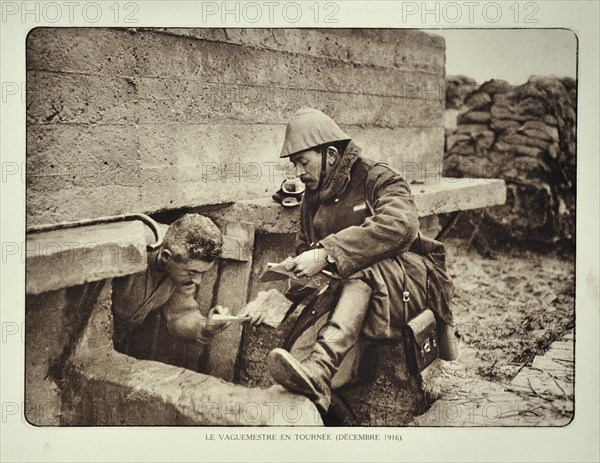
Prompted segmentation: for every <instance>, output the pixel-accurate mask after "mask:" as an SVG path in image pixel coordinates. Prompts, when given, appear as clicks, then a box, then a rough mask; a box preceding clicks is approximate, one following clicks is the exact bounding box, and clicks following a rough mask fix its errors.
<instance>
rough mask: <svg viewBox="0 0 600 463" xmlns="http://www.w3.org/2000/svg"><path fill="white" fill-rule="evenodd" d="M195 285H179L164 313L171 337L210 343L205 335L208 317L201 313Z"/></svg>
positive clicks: (167, 303)
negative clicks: (196, 298)
mask: <svg viewBox="0 0 600 463" xmlns="http://www.w3.org/2000/svg"><path fill="white" fill-rule="evenodd" d="M196 288H197V286H196V285H195V284H189V285H179V286H177V287H176V288H175V291H174V292H173V295H172V296H171V298H170V299H169V300H168V301H167V302H166V303H165V304H164V305H163V307H162V311H163V314H164V316H165V319H166V322H167V329H168V330H169V334H170V335H171V336H176V337H180V338H186V339H192V340H195V341H198V342H203V343H206V342H209V341H210V336H207V334H206V333H205V329H204V328H205V327H206V317H204V316H203V315H202V313H201V312H200V306H199V305H198V303H197V302H196V300H195V299H194V295H195V293H196Z"/></svg>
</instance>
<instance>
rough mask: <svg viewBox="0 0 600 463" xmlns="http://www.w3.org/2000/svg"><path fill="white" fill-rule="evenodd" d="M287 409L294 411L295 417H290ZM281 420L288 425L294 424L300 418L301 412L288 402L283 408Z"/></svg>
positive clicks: (296, 406) (295, 405)
mask: <svg viewBox="0 0 600 463" xmlns="http://www.w3.org/2000/svg"><path fill="white" fill-rule="evenodd" d="M289 409H294V410H295V416H294V417H293V418H292V417H291V416H290V414H289V413H288V410H289ZM282 412H283V418H284V419H285V420H286V421H287V422H288V423H296V422H297V421H298V420H299V419H300V417H301V416H302V410H301V409H300V407H299V406H298V405H297V404H295V403H293V402H288V403H286V404H285V405H284V406H283V410H282Z"/></svg>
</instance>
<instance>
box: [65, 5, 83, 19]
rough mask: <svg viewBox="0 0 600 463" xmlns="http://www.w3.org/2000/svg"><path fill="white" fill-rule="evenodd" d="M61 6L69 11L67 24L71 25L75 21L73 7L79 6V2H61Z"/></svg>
mask: <svg viewBox="0 0 600 463" xmlns="http://www.w3.org/2000/svg"><path fill="white" fill-rule="evenodd" d="M63 5H65V6H66V7H67V8H68V9H69V22H70V23H73V21H75V7H76V6H79V2H63ZM71 7H72V8H71Z"/></svg>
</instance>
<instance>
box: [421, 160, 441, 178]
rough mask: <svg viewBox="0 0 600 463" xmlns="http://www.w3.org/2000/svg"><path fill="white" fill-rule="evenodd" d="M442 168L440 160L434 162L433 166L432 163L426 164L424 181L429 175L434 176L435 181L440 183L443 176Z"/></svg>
mask: <svg viewBox="0 0 600 463" xmlns="http://www.w3.org/2000/svg"><path fill="white" fill-rule="evenodd" d="M441 172H442V169H441V165H440V162H439V161H436V162H434V163H433V166H432V165H431V164H430V163H426V164H425V171H424V172H423V181H425V180H427V177H428V176H433V178H434V182H435V183H439V182H440V179H441V177H442V174H441Z"/></svg>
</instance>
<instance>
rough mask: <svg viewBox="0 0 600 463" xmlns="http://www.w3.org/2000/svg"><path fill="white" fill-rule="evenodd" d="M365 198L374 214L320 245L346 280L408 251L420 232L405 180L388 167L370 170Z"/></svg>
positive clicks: (330, 236)
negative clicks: (386, 259) (375, 264)
mask: <svg viewBox="0 0 600 463" xmlns="http://www.w3.org/2000/svg"><path fill="white" fill-rule="evenodd" d="M365 199H366V201H367V204H368V205H370V206H371V210H372V212H373V214H372V215H371V216H370V217H367V219H366V220H365V221H364V222H363V223H362V224H361V225H358V226H352V227H348V228H345V229H343V230H340V231H339V232H337V233H333V234H331V235H329V236H327V237H325V238H324V239H322V240H321V244H322V245H323V247H324V248H325V249H326V250H327V252H328V254H329V255H330V256H331V257H332V258H333V260H334V261H335V263H336V266H337V268H338V272H339V274H340V276H342V277H343V278H345V277H348V276H350V275H352V274H353V273H355V272H357V271H359V270H362V269H364V268H366V267H369V266H370V265H373V264H374V263H376V262H378V261H380V260H383V259H385V258H387V257H391V256H393V255H395V254H398V253H400V252H403V251H406V250H407V249H408V248H409V246H410V245H411V243H412V242H413V241H414V239H415V238H416V237H417V232H418V230H419V216H418V212H417V207H416V206H415V203H414V200H413V197H412V195H411V192H410V188H409V187H408V184H407V183H406V181H405V180H404V179H403V178H402V177H401V176H400V175H399V174H398V173H396V172H395V171H393V170H392V169H390V168H389V167H388V166H385V165H377V166H374V167H373V168H371V170H370V171H369V175H368V177H367V181H366V185H365Z"/></svg>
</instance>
